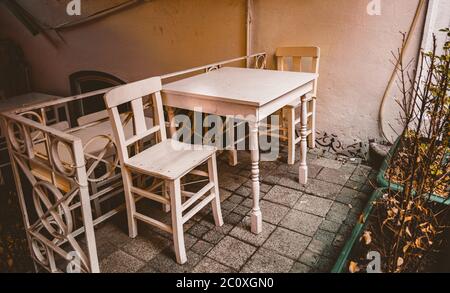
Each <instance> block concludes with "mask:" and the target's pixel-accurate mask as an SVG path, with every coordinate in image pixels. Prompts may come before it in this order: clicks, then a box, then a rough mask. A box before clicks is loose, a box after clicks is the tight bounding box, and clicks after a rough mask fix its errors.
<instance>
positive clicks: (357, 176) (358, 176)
mask: <svg viewBox="0 0 450 293" xmlns="http://www.w3.org/2000/svg"><path fill="white" fill-rule="evenodd" d="M358 170H359V169H356V170H355V172H354V173H353V174H352V176H351V177H350V180H352V181H356V182H360V183H365V182H367V180H368V175H366V174H362V173H360V172H359V171H358Z"/></svg>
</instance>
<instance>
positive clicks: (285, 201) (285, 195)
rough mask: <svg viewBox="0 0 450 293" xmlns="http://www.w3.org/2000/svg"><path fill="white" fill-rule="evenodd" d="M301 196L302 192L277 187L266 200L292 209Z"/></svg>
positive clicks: (268, 194)
mask: <svg viewBox="0 0 450 293" xmlns="http://www.w3.org/2000/svg"><path fill="white" fill-rule="evenodd" d="M301 196H302V193H301V192H300V191H297V190H293V189H290V188H286V187H282V186H279V185H276V186H274V187H273V188H272V189H271V190H270V191H269V192H268V193H267V194H266V195H265V196H264V199H265V200H268V201H271V202H274V203H279V204H282V205H285V206H288V207H291V208H292V207H294V205H295V203H296V202H297V201H298V199H299V198H300V197H301Z"/></svg>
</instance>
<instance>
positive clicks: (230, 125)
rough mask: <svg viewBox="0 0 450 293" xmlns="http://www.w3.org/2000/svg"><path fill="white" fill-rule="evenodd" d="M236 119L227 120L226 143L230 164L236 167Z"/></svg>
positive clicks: (229, 118)
mask: <svg viewBox="0 0 450 293" xmlns="http://www.w3.org/2000/svg"><path fill="white" fill-rule="evenodd" d="M234 124H235V123H234V119H233V118H232V117H227V118H226V120H225V131H226V139H227V140H226V143H227V149H228V164H229V165H230V166H236V165H237V164H238V158H237V150H236V146H235V141H236V137H235V135H234Z"/></svg>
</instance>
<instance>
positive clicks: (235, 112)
mask: <svg viewBox="0 0 450 293" xmlns="http://www.w3.org/2000/svg"><path fill="white" fill-rule="evenodd" d="M312 90H313V82H312V81H311V82H309V83H307V84H304V85H302V86H300V87H298V88H296V89H295V90H292V91H290V92H289V93H287V94H285V95H283V96H280V97H278V98H276V99H274V100H272V101H271V102H269V103H267V104H265V105H262V106H255V105H248V104H240V103H233V102H231V101H219V100H214V99H206V98H202V97H198V96H193V95H189V94H180V93H167V92H164V91H163V92H162V99H163V104H164V105H165V106H169V107H174V108H180V109H185V110H190V111H198V112H203V113H207V114H213V115H219V116H227V115H230V116H241V118H242V119H243V120H246V121H249V122H260V121H261V120H263V119H264V118H266V117H267V116H270V115H271V114H273V113H274V112H276V111H278V110H279V109H281V108H283V107H284V106H286V105H288V104H289V103H291V102H292V101H294V100H295V99H298V101H299V103H300V97H301V96H303V95H305V94H307V93H309V92H311V91H312ZM252 117H253V118H252Z"/></svg>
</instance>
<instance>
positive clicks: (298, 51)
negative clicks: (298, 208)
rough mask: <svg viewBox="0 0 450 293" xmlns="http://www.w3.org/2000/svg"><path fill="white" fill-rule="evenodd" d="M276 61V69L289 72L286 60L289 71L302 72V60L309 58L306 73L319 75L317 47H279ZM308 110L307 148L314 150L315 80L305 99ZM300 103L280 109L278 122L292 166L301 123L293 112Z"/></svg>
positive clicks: (299, 118) (318, 51)
mask: <svg viewBox="0 0 450 293" xmlns="http://www.w3.org/2000/svg"><path fill="white" fill-rule="evenodd" d="M275 56H276V59H277V69H278V70H281V71H285V70H289V68H288V62H287V60H288V59H292V68H291V69H290V70H291V71H299V72H302V71H305V70H302V59H304V58H311V59H312V62H311V70H309V71H308V72H312V73H317V74H318V73H319V61H320V48H319V47H281V48H277V50H276V52H275ZM305 99H306V102H307V105H308V109H306V116H307V121H308V129H307V137H308V146H309V147H310V148H315V140H316V99H317V79H316V80H315V81H314V88H313V92H312V94H309V95H306V97H305ZM300 106H301V103H300V102H297V101H296V102H295V103H293V104H291V105H289V106H287V107H285V108H283V109H282V112H281V113H280V114H281V119H280V121H281V122H282V123H281V126H280V129H279V130H280V132H281V135H280V138H281V139H282V140H287V141H288V164H294V161H295V146H296V144H298V143H300V141H301V138H300V137H297V135H296V131H295V130H296V125H298V124H300V123H301V116H302V115H303V114H302V113H300V117H298V118H296V117H295V110H296V109H297V108H300Z"/></svg>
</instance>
